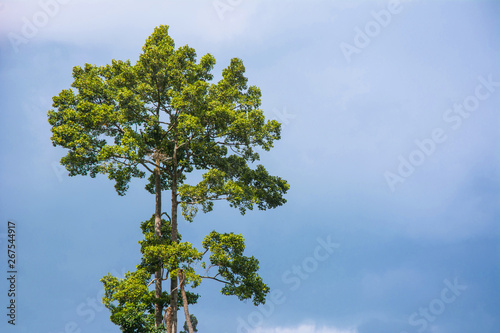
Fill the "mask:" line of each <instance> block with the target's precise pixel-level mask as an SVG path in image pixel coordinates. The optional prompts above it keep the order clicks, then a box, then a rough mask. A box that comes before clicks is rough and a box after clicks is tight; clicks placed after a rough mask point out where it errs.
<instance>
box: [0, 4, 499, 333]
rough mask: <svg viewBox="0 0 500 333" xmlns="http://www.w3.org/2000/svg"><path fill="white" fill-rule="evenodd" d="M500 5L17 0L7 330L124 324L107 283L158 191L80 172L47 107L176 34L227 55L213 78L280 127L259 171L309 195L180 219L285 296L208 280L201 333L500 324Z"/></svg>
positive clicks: (5, 33)
mask: <svg viewBox="0 0 500 333" xmlns="http://www.w3.org/2000/svg"><path fill="white" fill-rule="evenodd" d="M499 14H500V2H498V1H418V0H414V1H400V2H396V1H339V0H337V1H335V0H333V1H332V0H330V1H319V0H318V1H263V0H262V1H250V0H214V1H212V0H209V1H175V0H172V1H170V0H144V1H137V0H120V1H111V0H110V1H107V0H99V1H97V0H89V1H80V0H40V1H32V0H29V1H22V0H15V1H14V0H12V1H5V0H3V1H0V88H1V89H0V94H1V98H0V128H1V130H0V140H1V141H0V142H1V144H0V158H1V160H0V248H1V250H0V260H1V265H0V267H1V269H2V272H1V274H2V276H1V278H0V281H1V282H0V290H1V291H0V295H1V296H0V305H1V306H0V308H1V309H2V313H1V316H0V318H2V320H1V321H0V331H2V332H30V333H31V332H40V333H86V332H89V333H90V332H120V330H119V328H118V326H116V325H114V324H113V323H111V321H110V320H109V311H108V310H107V309H105V308H104V306H103V305H102V303H101V297H102V295H103V287H102V284H101V283H100V282H99V280H100V279H101V277H103V276H104V275H106V274H107V273H108V272H111V273H112V274H113V275H115V276H120V277H121V276H123V274H124V273H125V272H127V271H132V270H135V265H136V264H138V262H139V260H140V252H139V244H138V243H137V242H138V241H139V240H140V239H141V238H142V234H141V232H140V228H139V225H140V222H141V221H144V220H146V219H148V218H149V217H150V216H151V215H152V214H153V212H154V198H153V196H152V195H150V194H149V193H147V192H146V191H145V190H144V181H143V180H134V181H133V182H132V183H131V186H130V189H129V190H128V192H127V195H126V196H123V197H120V196H118V195H117V194H116V192H115V190H114V188H113V182H112V181H110V180H108V179H107V178H106V177H105V176H98V177H97V178H96V179H91V178H90V177H83V176H77V177H69V176H68V174H67V172H66V171H65V170H64V168H62V167H61V166H60V165H59V160H60V158H61V157H62V156H64V155H65V154H66V152H65V151H64V149H62V148H59V147H57V148H56V147H53V146H52V144H51V141H50V136H51V133H50V125H49V123H48V122H47V111H48V110H50V109H51V108H52V106H51V104H52V101H51V99H52V97H53V96H55V95H58V94H59V92H60V91H61V90H63V89H67V88H69V87H70V84H71V82H72V77H71V71H72V68H73V66H82V65H84V64H85V63H91V64H96V65H105V64H108V63H110V62H111V60H112V59H121V60H126V59H130V60H131V61H132V62H135V61H136V60H137V59H138V56H139V54H140V52H141V47H142V45H143V44H144V41H145V40H146V38H147V37H148V36H149V35H150V34H151V33H152V32H153V30H154V28H155V27H156V26H159V25H162V24H166V25H169V26H170V30H169V33H170V35H171V36H172V37H173V39H174V40H175V42H176V46H182V45H185V44H188V45H189V46H191V47H193V48H195V49H196V51H197V55H198V57H201V56H203V55H204V54H206V53H210V54H212V55H213V56H214V57H215V58H216V60H217V64H216V66H215V68H214V71H213V73H214V76H215V78H216V79H217V78H219V77H220V73H221V71H222V69H223V68H225V67H226V66H227V65H228V64H229V62H230V59H231V58H233V57H238V58H241V59H243V62H244V64H245V67H246V75H247V77H248V78H249V84H251V85H256V86H258V87H259V88H260V89H261V91H262V109H263V110H264V113H265V115H266V117H268V118H269V119H276V120H278V121H280V122H281V123H282V139H281V140H280V141H278V142H276V144H275V147H274V149H272V150H271V151H270V152H268V153H263V154H261V162H262V164H264V165H265V166H266V168H267V169H268V170H269V171H270V173H272V174H274V175H279V176H281V177H283V178H284V179H286V180H287V181H288V182H289V184H290V186H291V188H290V191H289V192H288V193H287V195H286V199H287V200H288V202H287V203H286V204H285V205H284V206H282V207H279V208H277V209H273V210H269V211H251V212H248V213H247V214H246V215H244V216H242V215H240V214H239V212H238V211H237V210H235V209H232V208H229V207H228V206H227V204H224V203H217V204H216V205H215V209H214V211H212V212H211V213H209V214H199V215H198V216H197V217H196V219H195V221H194V222H193V223H192V224H188V223H187V222H185V221H180V223H179V228H180V232H181V234H182V235H183V239H184V240H189V241H191V242H192V243H193V244H194V245H195V246H200V244H201V241H202V239H203V237H204V236H205V235H206V234H208V233H209V232H210V231H211V230H217V231H218V232H235V233H241V234H242V235H243V236H244V237H245V239H246V245H247V247H246V252H245V253H247V254H248V255H254V256H255V257H256V258H258V259H259V261H260V274H261V276H262V277H263V279H264V281H265V282H266V283H267V284H268V285H269V286H270V288H271V290H272V291H271V293H270V295H269V296H268V300H267V302H266V304H265V305H263V306H259V307H255V306H254V305H253V304H252V303H251V302H241V301H239V300H238V299H237V298H236V297H228V296H224V295H221V294H220V292H219V290H220V288H221V287H222V286H220V285H219V284H217V282H215V281H207V282H204V284H203V285H202V286H200V287H199V288H198V290H197V292H198V293H199V294H200V295H201V298H200V300H199V302H198V304H196V305H193V306H192V307H191V308H190V311H191V313H193V314H195V315H196V317H197V318H198V321H199V325H198V329H199V332H202V333H215V332H223V333H233V332H235V333H313V332H319V333H414V332H432V333H468V332H481V333H494V332H495V333H496V332H498V331H500V288H499V287H500V230H499V222H500V209H499V208H500V205H499V204H500V200H499V199H500V131H499V127H500V115H499V113H498V111H499V106H500V64H499V62H498V60H499V59H500V34H499V33H498V32H499V31H500V20H499V19H498V18H499V17H500V15H499ZM167 200H168V194H165V199H164V202H167ZM9 221H11V222H13V223H15V230H16V253H15V256H16V267H15V268H16V271H17V273H15V293H16V296H15V298H14V297H9V296H8V290H9V288H10V282H11V281H9V280H8V278H9V277H10V275H11V274H9V273H7V271H8V268H7V263H8V261H7V260H8V258H7V255H8V252H7V245H8V244H9V243H8V242H7V240H8V238H7V232H8V231H7V230H8V222H9ZM12 299H13V300H14V301H15V306H16V317H15V318H16V319H15V325H11V324H9V323H8V320H10V318H9V317H8V316H7V314H8V313H9V311H10V310H9V309H7V307H8V306H10V302H11V300H12ZM180 315H181V313H180ZM179 317H181V316H179ZM180 324H181V325H182V322H181V323H180Z"/></svg>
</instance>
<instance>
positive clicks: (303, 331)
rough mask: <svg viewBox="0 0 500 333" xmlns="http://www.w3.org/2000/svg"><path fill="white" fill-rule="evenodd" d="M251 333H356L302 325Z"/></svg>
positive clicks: (262, 329) (256, 330) (257, 329)
mask: <svg viewBox="0 0 500 333" xmlns="http://www.w3.org/2000/svg"><path fill="white" fill-rule="evenodd" d="M251 333H357V330H356V329H339V328H335V327H326V326H323V327H317V326H316V325H314V324H312V325H311V324H304V325H300V326H297V327H274V328H256V329H254V330H252V331H251Z"/></svg>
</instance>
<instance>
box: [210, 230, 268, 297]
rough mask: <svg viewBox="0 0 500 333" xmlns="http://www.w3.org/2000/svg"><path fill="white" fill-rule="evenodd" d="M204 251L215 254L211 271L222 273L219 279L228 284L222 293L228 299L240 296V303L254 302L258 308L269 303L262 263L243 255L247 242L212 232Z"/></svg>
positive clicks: (236, 236)
mask: <svg viewBox="0 0 500 333" xmlns="http://www.w3.org/2000/svg"><path fill="white" fill-rule="evenodd" d="M203 247H204V248H205V249H206V250H208V251H210V253H211V255H210V258H209V261H210V266H209V267H210V268H211V267H214V266H215V267H217V269H218V270H217V274H216V275H215V277H217V276H220V277H221V278H223V279H224V280H225V281H226V282H225V285H224V287H223V288H222V289H221V292H222V293H223V294H224V295H236V296H237V297H238V298H239V299H240V300H244V299H249V298H252V301H253V303H254V304H255V305H259V304H264V303H265V297H266V294H267V293H268V292H269V287H268V286H267V285H266V284H264V282H262V278H261V277H260V276H259V275H258V274H257V271H258V270H259V261H258V260H257V259H255V258H254V257H246V256H244V255H243V251H244V249H245V240H244V239H243V237H242V236H241V235H235V234H233V233H224V234H219V233H217V232H215V231H212V232H211V233H210V234H209V235H207V236H206V237H205V240H204V241H203ZM205 265H206V264H205Z"/></svg>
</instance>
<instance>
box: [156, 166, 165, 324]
mask: <svg viewBox="0 0 500 333" xmlns="http://www.w3.org/2000/svg"><path fill="white" fill-rule="evenodd" d="M156 163H157V165H158V166H157V167H156V168H155V197H156V200H155V235H156V236H157V237H158V238H159V237H161V175H160V167H159V165H160V160H159V159H158V160H157V161H156ZM155 279H156V280H155V298H157V299H158V298H160V297H161V292H162V287H161V279H162V276H161V267H158V270H157V271H156V272H155ZM162 322H163V306H161V305H160V304H157V303H155V327H160V326H161V324H162Z"/></svg>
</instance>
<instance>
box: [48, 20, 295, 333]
mask: <svg viewBox="0 0 500 333" xmlns="http://www.w3.org/2000/svg"><path fill="white" fill-rule="evenodd" d="M142 51H143V52H142V53H141V54H140V56H139V60H138V61H137V62H136V64H134V65H132V64H131V63H130V61H116V60H113V61H112V62H111V64H110V65H106V66H96V65H91V64H85V66H84V67H83V68H81V67H78V66H76V67H74V68H73V78H74V82H73V83H72V85H71V87H72V88H70V89H65V90H63V91H61V93H60V94H59V95H58V96H55V97H54V98H53V102H54V103H53V107H54V108H55V110H50V111H49V112H48V117H49V123H50V124H51V125H52V134H53V135H52V138H51V139H52V142H53V144H54V146H62V147H64V148H67V149H68V154H67V155H66V156H64V157H63V158H62V159H61V164H62V165H64V166H65V167H66V169H67V170H68V171H69V175H70V176H75V175H90V176H91V177H95V176H96V175H97V174H99V173H102V174H107V175H108V177H109V178H110V179H112V180H114V181H115V188H116V191H117V192H118V194H119V195H124V194H125V192H126V191H127V189H128V184H129V182H130V180H131V179H132V177H139V178H144V177H148V182H147V184H146V189H147V190H148V191H149V192H150V193H152V194H154V195H155V210H154V216H153V217H154V226H153V227H154V228H153V230H154V237H156V239H157V240H158V241H159V240H161V239H162V237H163V238H164V236H165V235H164V232H165V231H162V229H164V228H165V225H168V229H169V234H168V238H169V243H166V242H165V241H163V243H161V244H160V245H161V246H162V250H159V249H156V250H155V251H156V252H155V251H152V252H151V251H149V252H148V253H147V254H145V255H144V258H146V259H144V260H151V258H152V257H155V256H156V262H155V263H150V265H149V266H148V268H145V269H144V270H143V271H141V272H142V273H141V272H140V273H137V272H136V275H137V274H138V275H137V276H135V277H134V279H136V280H137V279H139V280H141V279H142V280H144V279H146V275H147V274H149V273H151V274H152V275H153V274H154V278H152V280H151V281H154V299H155V301H154V323H155V326H156V327H160V326H161V324H162V321H163V317H164V314H163V308H164V306H165V305H166V304H164V302H162V301H161V299H162V298H164V297H165V295H164V294H163V289H162V281H164V280H165V279H167V278H170V288H169V294H168V300H169V304H170V308H171V312H172V321H173V332H176V330H177V310H178V305H179V297H178V290H179V288H178V273H179V268H180V265H181V263H182V262H183V260H184V261H185V260H188V261H189V260H191V261H193V260H201V257H199V256H198V254H195V252H193V253H191V254H190V255H191V256H189V255H184V254H185V253H186V252H185V251H188V252H189V249H187V248H182V247H183V246H184V247H186V246H187V245H186V244H184V245H182V244H181V243H179V233H178V210H179V208H180V209H181V212H182V214H183V216H184V218H185V219H186V221H189V222H191V221H193V218H194V217H195V215H196V212H197V211H198V209H200V208H201V209H202V211H203V212H209V211H211V210H212V208H213V204H214V201H215V200H226V201H227V202H229V205H230V206H232V207H236V208H238V209H239V210H240V211H241V213H242V214H244V213H245V211H246V210H247V209H253V208H254V206H257V208H259V209H262V210H265V209H268V208H275V207H278V206H280V205H283V204H284V203H285V202H286V200H285V199H284V197H283V196H284V194H285V193H286V192H287V190H288V188H289V185H288V184H287V182H286V181H285V180H283V179H281V178H280V177H276V176H271V175H270V174H269V173H268V172H267V171H266V169H265V168H264V167H263V166H262V165H256V162H257V161H258V160H259V154H258V152H257V151H256V150H257V149H263V150H264V151H269V150H270V149H271V148H272V147H273V142H274V141H275V140H278V139H280V131H281V127H280V124H279V123H278V122H277V121H275V120H268V121H266V120H265V117H264V114H263V111H262V110H261V109H260V108H259V107H260V103H261V100H260V98H261V92H260V90H259V89H258V88H257V87H255V86H248V85H247V78H246V77H245V76H244V72H245V67H244V66H243V63H242V61H241V60H240V59H237V58H233V59H231V62H230V64H229V66H227V67H226V68H225V69H224V70H223V71H222V79H221V80H219V81H218V82H217V83H211V81H212V79H213V75H212V74H211V71H212V69H213V67H214V65H215V59H214V57H213V56H212V55H210V54H206V55H205V56H203V57H201V58H200V60H199V62H197V60H196V53H195V50H194V49H192V48H190V47H189V46H187V45H186V46H182V47H179V48H177V49H176V48H175V44H174V41H173V40H172V38H171V37H170V36H169V35H168V26H159V27H157V28H156V29H155V30H154V32H153V34H152V35H151V36H149V38H148V39H147V40H146V43H145V45H144V47H143V48H142ZM196 170H199V171H201V172H202V176H201V180H200V181H198V182H195V183H191V182H190V181H188V177H187V176H188V175H189V174H191V173H193V172H194V171H196ZM189 178H190V180H191V179H193V178H196V174H195V175H193V177H189ZM162 191H168V192H169V193H170V210H169V211H170V214H167V213H166V212H163V211H162ZM164 214H166V215H167V216H168V220H165V222H162V215H164ZM162 225H163V226H162ZM237 238H238V235H232V234H224V235H221V234H217V233H215V232H214V233H213V234H211V235H209V236H207V238H206V239H205V241H204V246H206V251H209V250H213V251H215V254H214V252H213V251H212V252H211V253H212V255H211V261H214V263H212V264H213V265H216V266H219V267H226V268H227V267H229V266H231V265H233V266H234V267H232V269H235V270H236V275H238V269H240V273H241V272H243V271H244V270H243V271H241V267H237V266H238V264H237V263H236V264H235V263H232V262H224V260H225V259H227V258H226V257H227V256H224V255H223V254H224V253H225V252H224V251H227V248H220V249H219V248H218V247H220V243H217V242H221V241H223V240H225V241H232V242H233V245H234V246H237V247H238V246H239V247H240V248H238V249H236V250H237V251H236V252H234V253H236V255H237V256H238V255H239V256H240V260H243V261H244V262H240V264H242V265H243V264H244V265H254V264H255V262H253V261H252V260H250V259H251V258H250V259H249V258H247V257H242V254H241V253H242V252H241V251H239V250H241V246H242V244H241V240H239V239H237ZM149 248H150V250H151V249H154V246H153V247H149ZM166 248H168V250H166ZM145 251H148V250H147V249H146V250H145ZM162 251H163V252H162ZM192 251H197V250H195V249H193V250H192ZM217 251H218V252H217ZM217 253H219V254H217ZM234 253H233V254H234ZM183 255H184V257H183ZM188 257H189V258H188ZM242 258H246V259H242ZM245 260H246V261H245ZM228 265H229V266H228ZM167 266H168V267H167ZM254 266H255V265H254ZM151 267H154V268H155V271H154V272H150V271H149V270H148V269H151ZM165 267H167V273H166V274H167V276H164V275H163V273H165V272H164V270H165ZM252 267H253V266H252ZM186 268H187V269H188V270H186V271H185V272H184V278H185V281H183V282H184V283H185V282H186V281H189V280H190V279H191V280H192V281H195V280H196V279H198V278H200V275H197V276H195V275H193V274H191V272H190V271H189V267H186ZM253 268H255V267H253ZM247 273H248V272H247ZM141 274H142V275H141ZM224 274H225V276H224V277H225V278H226V279H229V280H230V279H234V281H225V282H228V283H227V284H226V285H225V287H224V288H225V289H224V288H223V292H224V293H227V294H236V295H238V297H240V298H249V297H252V295H253V296H254V301H255V296H256V294H254V293H252V292H250V294H249V291H248V290H245V286H242V285H241V281H243V280H244V279H240V278H239V277H235V276H236V275H234V272H233V273H231V271H230V270H227V269H222V271H221V275H224ZM115 282H116V281H115ZM246 282H247V283H250V284H251V283H252V281H251V280H248V281H246ZM253 282H255V281H253ZM264 286H265V285H264ZM246 287H249V285H247V286H246ZM261 287H262V286H261ZM247 289H248V288H247ZM250 289H252V288H250ZM264 289H265V288H264ZM256 297H257V303H259V302H263V300H264V298H263V297H265V292H264V295H257V296H256ZM180 304H182V303H180ZM146 307H147V306H146Z"/></svg>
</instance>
